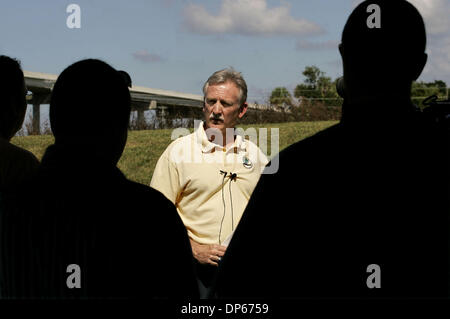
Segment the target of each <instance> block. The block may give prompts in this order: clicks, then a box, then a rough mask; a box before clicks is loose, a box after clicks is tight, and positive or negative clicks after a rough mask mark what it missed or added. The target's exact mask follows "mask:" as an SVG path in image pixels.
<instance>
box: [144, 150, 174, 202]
mask: <svg viewBox="0 0 450 319" xmlns="http://www.w3.org/2000/svg"><path fill="white" fill-rule="evenodd" d="M169 149H170V146H169V147H168V148H167V149H166V150H165V151H164V153H163V154H162V155H161V157H160V158H159V160H158V162H157V163H156V166H155V170H154V171H153V176H152V180H151V182H150V187H152V188H154V189H156V190H158V191H159V192H161V193H162V194H163V195H164V196H166V198H167V199H169V200H170V201H171V202H172V203H173V204H174V205H176V200H177V197H178V193H179V191H180V189H181V186H180V180H179V175H178V170H177V168H176V166H175V165H174V163H172V162H171V161H170V159H169Z"/></svg>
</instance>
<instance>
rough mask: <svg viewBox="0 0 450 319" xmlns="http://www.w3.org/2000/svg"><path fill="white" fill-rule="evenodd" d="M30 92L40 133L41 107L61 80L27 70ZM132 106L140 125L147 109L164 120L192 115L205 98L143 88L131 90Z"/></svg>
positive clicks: (36, 126) (27, 84)
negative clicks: (177, 114)
mask: <svg viewBox="0 0 450 319" xmlns="http://www.w3.org/2000/svg"><path fill="white" fill-rule="evenodd" d="M24 76H25V84H26V86H27V89H28V90H29V91H31V92H33V96H32V98H31V99H30V100H28V104H32V105H33V131H34V132H40V105H41V104H48V103H50V95H51V92H52V89H53V86H54V84H55V82H56V79H57V78H58V76H57V75H54V74H47V73H39V72H30V71H24ZM130 94H131V107H132V109H133V110H137V113H138V118H137V120H138V122H140V121H144V111H145V110H149V109H150V110H152V109H153V110H156V114H157V116H162V117H164V116H165V114H167V113H168V112H174V111H176V112H180V113H182V114H187V115H188V114H191V113H192V109H193V108H201V107H202V106H203V96H202V95H196V94H188V93H180V92H175V91H169V90H160V89H153V88H147V87H142V86H133V87H131V88H130Z"/></svg>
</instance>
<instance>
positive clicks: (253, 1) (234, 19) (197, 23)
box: [184, 0, 323, 36]
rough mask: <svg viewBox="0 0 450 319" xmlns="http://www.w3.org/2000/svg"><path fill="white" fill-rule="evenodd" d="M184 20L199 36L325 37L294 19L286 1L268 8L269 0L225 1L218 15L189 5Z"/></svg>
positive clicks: (314, 27) (305, 22) (313, 26)
mask: <svg viewBox="0 0 450 319" xmlns="http://www.w3.org/2000/svg"><path fill="white" fill-rule="evenodd" d="M184 18H185V20H184V24H185V26H186V27H187V28H188V30H190V31H191V32H194V33H198V34H225V33H229V34H241V35H248V36H274V35H311V34H319V33H323V29H322V28H321V27H320V26H319V25H317V24H315V23H313V22H310V21H308V20H306V19H300V18H299V19H296V18H294V17H292V16H291V13H290V6H289V4H288V3H287V2H286V1H283V2H282V3H281V5H280V6H278V7H274V8H269V7H268V6H267V2H266V0H223V1H222V4H221V7H220V10H219V13H218V14H217V15H214V14H212V13H210V12H208V11H207V10H206V9H205V7H203V6H202V5H198V4H189V5H187V6H186V7H185V10H184Z"/></svg>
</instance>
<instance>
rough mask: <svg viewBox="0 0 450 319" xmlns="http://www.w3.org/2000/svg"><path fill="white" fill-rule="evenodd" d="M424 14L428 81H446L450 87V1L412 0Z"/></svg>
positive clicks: (425, 73) (426, 74)
mask: <svg viewBox="0 0 450 319" xmlns="http://www.w3.org/2000/svg"><path fill="white" fill-rule="evenodd" d="M409 2H411V3H412V4H413V5H414V6H415V7H416V8H417V10H419V12H420V13H421V14H422V16H423V19H424V21H425V27H426V30H427V53H428V62H427V65H426V67H425V70H424V72H423V75H424V76H426V78H427V79H429V80H433V79H437V80H444V81H446V82H447V85H448V86H450V19H449V17H450V1H448V0H410V1H409Z"/></svg>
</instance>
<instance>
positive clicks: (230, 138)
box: [203, 124, 236, 149]
mask: <svg viewBox="0 0 450 319" xmlns="http://www.w3.org/2000/svg"><path fill="white" fill-rule="evenodd" d="M203 129H204V130H205V132H206V137H207V138H208V141H210V142H212V143H214V144H217V145H220V146H221V147H225V148H226V149H228V148H229V147H230V146H231V145H233V143H234V141H235V140H236V135H235V134H234V128H226V129H225V132H224V131H223V130H220V131H219V129H216V130H215V129H214V128H212V130H208V129H209V128H208V127H207V126H206V124H205V125H204V126H203ZM217 131H219V132H220V134H221V135H222V139H221V140H220V139H218V140H216V136H215V134H214V132H217ZM227 131H228V134H227ZM208 133H209V134H208ZM224 145H225V146H224Z"/></svg>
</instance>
